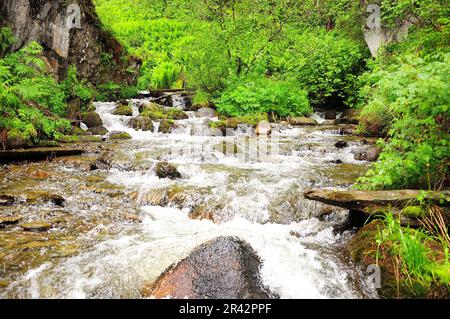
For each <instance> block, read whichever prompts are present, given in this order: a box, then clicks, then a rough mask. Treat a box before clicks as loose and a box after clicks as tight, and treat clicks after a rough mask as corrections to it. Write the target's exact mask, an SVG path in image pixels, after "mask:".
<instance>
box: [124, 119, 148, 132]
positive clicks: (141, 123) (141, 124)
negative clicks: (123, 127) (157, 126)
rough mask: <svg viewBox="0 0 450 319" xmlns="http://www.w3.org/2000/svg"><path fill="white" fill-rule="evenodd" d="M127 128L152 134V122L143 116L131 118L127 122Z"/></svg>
mask: <svg viewBox="0 0 450 319" xmlns="http://www.w3.org/2000/svg"><path fill="white" fill-rule="evenodd" d="M128 126H130V127H132V128H134V129H136V130H142V131H151V132H153V130H154V127H153V122H152V120H151V119H150V118H148V117H145V116H138V117H135V118H132V119H131V120H130V121H129V122H128Z"/></svg>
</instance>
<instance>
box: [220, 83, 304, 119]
mask: <svg viewBox="0 0 450 319" xmlns="http://www.w3.org/2000/svg"><path fill="white" fill-rule="evenodd" d="M216 103H217V106H218V107H217V109H218V111H219V112H221V113H223V114H226V115H230V116H243V115H245V114H254V113H273V114H276V115H278V116H280V117H285V116H296V115H302V114H307V113H309V112H311V107H310V105H309V102H308V98H307V94H306V92H305V91H302V90H299V89H297V88H296V87H295V86H293V85H291V84H290V83H289V82H285V81H279V80H275V79H267V78H259V77H256V78H255V77H249V78H237V79H235V80H234V81H233V83H230V84H229V86H228V87H227V89H226V90H225V91H224V92H223V93H222V95H221V97H220V98H219V99H217V101H216Z"/></svg>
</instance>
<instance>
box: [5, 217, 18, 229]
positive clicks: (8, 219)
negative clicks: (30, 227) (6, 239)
mask: <svg viewBox="0 0 450 319" xmlns="http://www.w3.org/2000/svg"><path fill="white" fill-rule="evenodd" d="M21 219H22V217H21V216H0V228H2V227H5V226H8V225H13V224H17V223H18V222H19V221H20V220H21Z"/></svg>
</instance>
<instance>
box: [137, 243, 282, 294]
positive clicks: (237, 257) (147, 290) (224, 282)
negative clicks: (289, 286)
mask: <svg viewBox="0 0 450 319" xmlns="http://www.w3.org/2000/svg"><path fill="white" fill-rule="evenodd" d="M260 266H261V261H260V259H259V257H258V256H257V254H256V253H255V251H254V250H253V248H252V247H251V246H250V245H249V244H247V243H246V242H244V241H242V240H240V239H239V238H236V237H218V238H215V239H213V240H211V241H208V242H206V243H204V244H202V245H200V246H198V247H197V248H196V249H194V250H193V251H192V252H191V254H190V255H189V256H188V257H186V258H185V259H183V260H182V261H180V262H179V263H177V264H173V265H172V266H170V267H169V268H168V269H167V270H166V271H165V272H164V273H163V274H161V275H160V276H159V278H158V279H157V280H156V282H155V283H154V284H153V285H148V286H147V287H144V289H143V291H142V295H143V296H144V297H153V298H166V297H172V298H176V299H181V298H185V297H187V298H194V299H267V298H273V297H274V296H273V295H271V294H270V293H269V292H268V291H267V290H266V288H265V287H264V286H263V284H262V282H261V278H260V275H259V268H260Z"/></svg>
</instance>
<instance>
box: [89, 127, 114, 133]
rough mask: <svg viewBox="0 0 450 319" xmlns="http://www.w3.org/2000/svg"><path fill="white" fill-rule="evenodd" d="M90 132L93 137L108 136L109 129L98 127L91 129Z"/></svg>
mask: <svg viewBox="0 0 450 319" xmlns="http://www.w3.org/2000/svg"><path fill="white" fill-rule="evenodd" d="M89 132H91V133H92V135H106V134H108V133H109V131H108V129H107V128H106V127H104V126H103V125H102V126H97V127H91V128H89Z"/></svg>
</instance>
